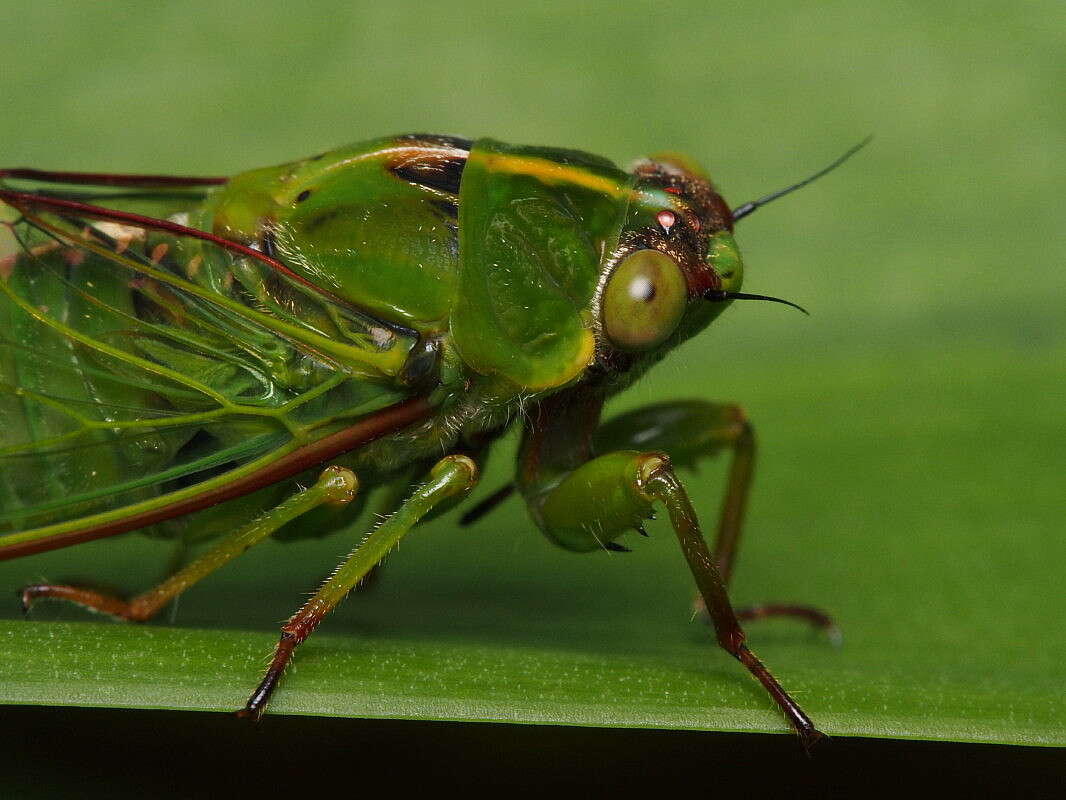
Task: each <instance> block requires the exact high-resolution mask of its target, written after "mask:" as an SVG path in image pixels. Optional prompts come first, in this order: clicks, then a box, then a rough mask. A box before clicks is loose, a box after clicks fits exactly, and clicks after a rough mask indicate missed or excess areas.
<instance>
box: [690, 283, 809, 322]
mask: <svg viewBox="0 0 1066 800" xmlns="http://www.w3.org/2000/svg"><path fill="white" fill-rule="evenodd" d="M703 299H704V300H710V301H711V302H712V303H724V302H725V301H726V300H767V301H769V302H771V303H780V304H781V305H783V306H790V307H791V308H794V309H796V310H797V311H802V312H803V313H804V314H807V316H808V317H809V316H810V314H809V313H808V311H807V309H805V308H804V307H803V306H800V305H796V304H795V303H793V302H792V301H791V300H783V299H781V298H780V297H771V296H770V295H768V294H747V293H746V292H727V291H725V290H723V289H708V290H707V291H706V292H704V293H703Z"/></svg>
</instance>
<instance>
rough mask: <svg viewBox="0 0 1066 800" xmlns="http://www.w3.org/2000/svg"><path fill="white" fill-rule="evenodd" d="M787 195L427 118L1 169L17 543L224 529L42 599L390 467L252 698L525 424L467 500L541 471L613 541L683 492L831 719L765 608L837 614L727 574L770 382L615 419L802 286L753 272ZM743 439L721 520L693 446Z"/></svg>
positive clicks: (571, 520)
mask: <svg viewBox="0 0 1066 800" xmlns="http://www.w3.org/2000/svg"><path fill="white" fill-rule="evenodd" d="M850 152H851V151H849V153H848V154H847V155H850ZM845 157H847V156H846V155H845ZM840 160H843V159H839V160H838V162H836V163H839V161H840ZM831 166H835V164H834V165H831ZM830 168H831V167H830ZM827 169H828V168H827ZM825 171H827V170H823V171H822V172H823V173H824V172H825ZM819 174H822V173H819ZM814 177H817V176H814ZM811 179H813V178H811ZM811 179H808V180H811ZM806 182H807V181H804V182H803V183H806ZM799 185H802V184H797V186H799ZM57 187H65V188H57ZM792 188H796V187H790V189H792ZM790 189H789V190H790ZM785 191H788V190H785ZM782 193H783V192H777V193H774V194H773V195H769V196H767V197H765V198H763V199H762V200H758V201H754V202H752V203H747V204H744V205H743V206H740V207H738V208H736V209H731V208H730V207H729V206H728V205H727V204H726V202H725V201H724V200H723V199H722V196H721V195H720V194H719V193H718V191H717V190H716V189H715V187H714V185H713V184H712V183H711V181H710V180H709V179H708V177H707V175H706V174H705V173H704V172H703V171H702V170H701V169H700V168H699V167H698V166H696V165H695V164H693V163H692V162H691V161H689V160H688V159H686V158H683V157H680V156H676V155H660V156H655V157H652V158H648V159H646V160H642V161H639V162H637V163H636V164H635V165H634V166H633V167H632V169H630V170H629V171H625V170H622V169H619V168H618V167H616V166H615V165H614V164H613V163H611V162H610V161H608V160H606V159H603V158H599V157H597V156H593V155H589V154H586V153H583V152H578V151H574V150H564V149H555V148H548V147H527V146H514V145H510V144H505V143H503V142H500V141H495V140H493V139H479V140H476V141H469V140H466V139H461V138H456V137H450V136H437V135H421V134H413V135H402V136H393V137H387V138H381V139H376V140H372V141H366V142H362V143H359V144H356V145H353V146H350V147H345V148H342V149H338V150H335V151H332V152H327V153H322V154H320V155H316V156H314V157H312V158H307V159H303V160H300V161H295V162H292V163H287V164H283V165H281V166H277V167H270V168H266V169H257V170H254V171H251V172H246V173H243V174H241V175H237V176H236V177H232V178H228V179H227V178H215V177H204V178H194V177H172V176H158V175H114V174H95V173H71V172H46V171H41V170H34V169H8V170H0V201H2V203H3V204H5V205H6V206H7V207H8V209H7V210H8V212H9V213H8V215H7V217H6V221H5V225H6V227H7V229H8V231H9V233H10V234H11V236H12V237H13V238H14V240H16V241H17V243H18V245H19V247H18V248H17V249H15V251H14V252H13V253H11V254H9V255H7V256H6V257H4V259H3V260H2V261H0V558H12V557H16V556H24V555H29V554H33V553H39V552H42V551H46V550H51V549H54V548H59V547H65V546H68V545H73V544H77V543H80V542H86V541H89V540H94V539H100V538H102V537H107V536H113V535H116V534H120V533H124V532H127V531H133V530H141V531H146V532H149V533H152V534H153V535H159V536H173V537H182V538H184V539H186V540H189V541H196V542H200V541H203V542H205V544H204V548H205V549H203V550H202V552H201V553H200V554H199V555H198V556H196V557H195V558H194V559H192V560H191V561H189V562H188V563H187V564H186V565H185V566H184V567H182V568H180V569H177V570H176V571H175V572H174V573H173V574H171V575H170V577H168V578H167V579H166V580H164V581H163V582H162V583H161V584H159V585H158V586H156V587H154V588H152V589H150V590H148V591H146V592H144V593H143V594H140V595H137V596H135V597H133V598H131V599H122V598H119V597H115V596H112V595H109V594H105V593H102V592H99V591H96V590H94V589H92V588H89V587H80V586H67V585H33V586H27V587H25V588H24V589H23V590H22V592H21V597H22V602H23V605H24V607H26V608H28V607H29V606H30V605H31V604H32V603H34V602H36V601H38V600H42V599H53V600H63V601H67V602H70V603H75V604H78V605H80V606H83V607H86V608H89V609H92V610H95V611H99V612H102V613H104V614H108V615H111V616H112V617H115V618H118V619H122V620H132V621H144V620H147V619H149V618H150V617H152V616H153V615H154V614H156V613H157V612H158V611H159V610H160V609H161V608H163V607H164V606H165V605H166V604H167V603H168V602H169V601H170V600H171V599H173V598H174V597H176V596H177V595H178V594H179V593H181V592H183V591H184V590H186V589H187V588H189V587H190V586H191V585H192V584H194V583H195V582H196V581H198V580H200V579H201V578H203V577H205V576H207V575H208V574H209V573H211V572H213V571H214V570H216V569H218V568H219V567H221V566H222V565H223V564H225V563H226V562H228V561H230V560H231V559H233V558H235V557H237V556H238V555H240V554H241V553H243V552H244V551H245V550H247V549H248V548H249V547H251V546H253V545H255V544H256V543H258V542H260V541H262V540H263V539H265V538H267V537H269V536H277V537H281V538H284V537H285V536H295V535H300V534H301V533H305V534H306V533H309V532H310V533H314V534H316V535H317V534H321V533H325V532H331V531H341V530H344V529H351V528H352V527H353V526H357V525H358V524H359V510H360V507H361V503H362V500H363V499H364V498H365V496H366V494H367V493H368V491H369V490H371V489H375V488H378V489H382V490H383V492H384V496H386V497H388V498H390V505H391V511H390V513H389V514H387V515H384V516H383V518H382V519H381V520H380V521H379V522H377V523H376V524H375V525H374V526H373V527H372V529H371V530H370V532H369V534H368V535H367V536H366V537H365V539H363V540H362V542H361V543H360V544H359V545H358V546H357V547H356V548H355V549H354V550H353V551H352V552H351V554H350V555H349V556H348V557H347V558H346V559H345V560H344V561H342V562H341V563H340V564H339V565H338V566H337V567H336V569H335V570H334V571H333V573H332V574H331V576H330V577H329V578H328V580H326V581H325V583H324V584H323V585H322V586H321V588H319V589H318V591H317V592H316V593H315V594H314V595H313V596H312V597H311V599H310V600H308V601H307V603H306V604H305V605H304V606H303V607H302V608H300V609H299V610H298V611H296V613H295V614H293V616H292V617H291V618H290V619H289V620H288V621H287V622H286V623H285V624H284V626H283V627H282V629H281V637H280V639H279V641H278V644H277V646H276V647H275V649H274V653H273V658H272V661H271V663H270V667H269V669H268V670H267V672H266V675H265V677H263V679H262V681H261V682H260V684H259V685H258V687H257V688H256V689H255V690H254V692H253V693H252V694H251V696H250V698H249V699H248V702H247V704H246V706H245V707H244V709H243V710H242V711H240V712H238V713H239V714H241V715H242V716H248V717H252V718H258V717H259V716H260V715H261V714H262V713H263V711H264V709H265V708H266V706H267V703H268V701H269V699H270V696H271V693H272V692H273V691H274V689H275V687H276V686H277V684H278V682H279V679H280V677H281V675H282V672H283V671H284V669H285V666H286V664H287V662H288V661H289V660H290V658H291V656H292V654H293V651H294V649H295V648H296V647H297V646H298V645H299V644H300V643H301V642H303V641H304V640H305V639H306V638H307V637H308V636H309V635H310V634H311V632H312V631H314V630H315V628H316V627H317V626H318V624H319V622H320V621H321V620H322V618H323V617H324V616H325V615H326V614H327V613H328V612H329V611H330V610H331V609H332V608H334V607H335V606H336V605H337V603H339V602H340V601H341V600H342V599H343V598H344V597H345V596H346V595H347V594H348V592H349V591H351V590H352V589H353V588H354V587H355V586H357V585H358V584H359V583H360V581H362V580H363V579H364V578H365V577H366V576H367V575H368V573H369V572H370V571H371V570H372V569H374V567H375V565H377V564H378V562H380V561H381V559H382V558H383V557H384V556H385V555H386V554H387V553H388V552H389V551H390V550H391V549H392V548H393V547H394V546H395V545H396V543H397V542H398V541H399V540H400V538H401V537H402V536H404V535H405V534H406V533H407V532H408V531H410V530H411V529H412V528H413V527H414V526H415V525H417V524H418V523H419V521H420V520H422V519H423V518H425V517H426V516H427V515H436V514H439V513H441V512H443V511H445V510H447V509H448V508H450V507H452V506H454V505H456V504H458V503H459V502H460V501H462V500H463V499H464V498H466V497H467V495H469V494H470V493H471V491H472V490H473V489H474V488H475V486H476V485H477V482H478V475H479V471H480V466H481V465H482V463H483V461H484V459H485V457H486V454H487V453H488V452H489V450H490V449H491V447H492V446H493V444H494V443H495V442H496V441H497V440H498V439H499V438H500V437H501V436H502V435H503V434H504V433H505V432H506V431H507V430H508V429H509V428H511V427H512V426H521V428H522V440H521V445H520V448H519V454H518V463H517V466H516V469H515V472H514V479H513V482H512V483H511V484H508V485H507V486H506V487H504V488H503V489H502V490H500V491H498V492H496V493H494V494H493V495H491V496H490V497H489V498H488V499H487V500H485V501H483V502H482V503H481V504H480V505H479V506H477V507H476V508H475V509H474V510H473V511H472V512H470V513H468V514H467V516H466V517H465V518H464V519H467V520H469V519H471V518H473V517H476V516H478V515H480V514H482V513H485V512H487V511H488V510H490V509H491V507H492V506H493V505H494V504H495V503H497V502H499V501H500V500H501V499H503V498H504V497H506V495H507V494H509V493H510V492H512V491H514V490H517V492H518V493H519V494H520V495H521V498H522V499H523V500H524V502H525V504H526V506H527V507H528V511H529V516H530V517H531V519H532V521H533V523H534V524H535V525H536V526H537V527H539V528H540V529H541V531H543V532H544V533H545V534H546V535H547V536H548V537H549V538H550V539H551V540H552V541H554V542H555V543H557V544H558V545H560V546H562V547H564V548H567V549H569V550H573V551H578V552H596V551H601V552H602V551H605V550H620V549H625V548H624V547H623V546H622V545H620V544H619V543H618V541H617V540H618V539H619V537H620V536H622V535H623V534H625V533H627V532H630V531H634V530H636V531H640V532H643V527H642V525H643V522H644V520H645V519H647V518H648V517H649V516H650V515H651V514H652V513H653V510H654V508H655V507H656V506H660V507H662V508H665V511H666V513H667V515H668V516H669V519H670V523H671V525H672V527H673V530H674V532H675V533H676V535H677V539H678V541H679V542H680V545H681V550H682V553H683V555H684V557H685V559H686V561H687V563H688V567H689V568H690V570H691V572H692V575H693V577H694V578H695V582H696V586H697V588H698V601H699V603H700V605H701V607H702V609H703V610H704V613H705V614H706V616H707V618H708V619H709V622H710V623H711V625H712V626H713V629H714V632H715V635H716V638H717V641H718V644H719V645H720V646H721V647H722V648H724V649H725V650H726V651H727V652H728V653H730V654H731V655H732V656H734V657H735V658H736V659H737V660H738V661H740V662H741V663H742V664H743V665H744V667H746V668H747V670H748V671H749V672H750V673H751V674H752V675H753V676H755V677H756V678H757V679H758V680H759V681H760V682H761V683H762V684H763V686H765V688H766V690H767V691H768V692H769V694H770V695H771V697H772V698H773V700H774V702H776V703H777V705H778V706H779V707H780V708H781V710H782V711H783V713H784V714H785V716H786V717H787V719H788V720H789V722H790V723H791V724H792V726H793V727H794V728H795V730H796V731H797V732H798V733H799V735H800V736H801V737H802V739H803V741H804V742H805V743H808V744H809V743H811V742H813V741H815V740H817V739H818V738H819V737H820V736H821V734H820V733H819V732H818V731H817V729H816V728H815V726H814V725H813V724H812V722H811V721H810V719H809V718H808V717H807V715H806V714H805V713H804V712H803V711H802V710H801V709H800V707H799V706H798V705H797V704H796V703H795V702H794V701H793V700H792V699H791V698H790V697H789V695H788V694H787V693H786V692H785V690H784V689H783V688H782V687H781V686H780V684H779V683H778V682H777V680H776V679H775V678H774V677H773V676H772V675H771V674H770V672H769V671H768V670H767V669H766V667H764V666H763V664H762V663H761V662H760V661H759V659H758V658H756V656H755V654H754V653H753V652H752V650H751V649H750V648H749V646H748V645H747V644H746V643H745V635H744V632H743V631H742V629H741V625H740V622H741V620H744V619H750V618H756V617H765V616H770V615H789V616H796V617H800V618H805V619H807V620H809V621H813V622H815V623H817V624H819V625H822V626H823V627H828V626H829V625H830V623H829V622H828V620H827V618H826V617H825V616H824V615H823V614H822V613H821V612H819V611H816V610H814V609H812V608H808V607H805V606H792V605H764V606H756V607H753V608H748V609H734V608H733V607H732V605H731V604H730V601H729V598H728V595H727V586H728V583H729V578H730V573H731V568H732V563H733V558H734V554H735V552H736V546H737V540H738V536H739V534H740V530H741V522H742V518H743V514H744V506H745V499H746V495H747V490H748V484H749V482H750V480H751V474H752V465H753V458H754V453H755V438H754V434H753V428H752V425H751V423H750V422H749V420H748V419H747V417H746V416H745V414H744V412H743V411H742V410H741V408H740V407H739V406H737V405H734V404H731V403H714V402H709V401H704V400H695V401H694V400H685V401H681V402H674V403H663V404H658V405H655V406H652V407H649V408H644V409H640V410H637V411H632V412H630V413H626V414H622V415H621V416H617V417H615V418H613V419H611V420H609V421H606V422H601V409H602V408H603V405H604V402H605V401H606V400H607V399H608V398H609V397H611V396H612V395H615V394H617V393H618V392H621V391H622V390H624V389H625V388H626V387H628V386H630V385H631V384H632V383H633V382H634V381H635V380H637V379H638V378H639V377H641V376H642V375H643V374H644V373H645V372H646V371H647V370H648V369H649V368H650V367H651V366H652V365H654V364H655V363H656V362H657V361H659V360H660V359H661V358H663V357H664V356H665V355H666V354H667V353H668V352H670V351H671V350H672V349H674V348H675V347H677V346H678V345H679V344H681V343H682V342H684V341H685V340H687V339H689V338H691V337H693V336H696V335H699V334H700V333H701V332H702V331H703V330H705V329H706V328H707V327H708V326H709V325H710V324H711V323H712V322H714V320H715V319H716V318H717V317H718V316H719V315H720V314H721V313H722V312H723V311H724V310H725V309H726V307H727V306H729V305H730V303H731V302H732V301H734V300H738V299H764V300H775V299H776V298H771V297H765V296H762V295H751V294H744V293H742V292H741V291H740V288H741V282H742V280H743V262H742V259H741V255H740V251H739V249H738V247H737V243H736V241H735V239H734V225H735V223H736V222H737V221H738V220H739V219H740V218H742V217H743V216H745V215H747V214H749V213H750V212H751V211H753V210H755V209H756V208H758V207H759V206H760V205H763V204H765V203H766V202H768V201H769V200H771V199H774V198H775V197H776V196H779V195H780V194H782ZM719 452H726V453H731V459H732V460H731V466H730V471H729V477H728V488H727V490H726V493H725V500H724V504H723V507H722V512H721V518H720V520H719V523H718V530H717V538H716V539H715V542H714V545H713V547H712V548H709V547H708V545H707V544H706V542H705V540H704V536H703V534H702V532H701V528H700V525H699V523H698V521H697V517H696V514H695V512H694V511H693V507H692V504H691V502H690V500H689V497H688V494H687V493H686V490H685V488H684V486H683V484H682V481H681V480H680V478H679V477H678V474H677V472H676V470H675V464H686V463H691V462H694V461H697V460H699V459H702V458H708V457H712V456H714V455H716V454H717V453H719ZM208 540H210V541H208Z"/></svg>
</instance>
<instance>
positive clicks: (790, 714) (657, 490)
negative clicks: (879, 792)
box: [641, 455, 823, 748]
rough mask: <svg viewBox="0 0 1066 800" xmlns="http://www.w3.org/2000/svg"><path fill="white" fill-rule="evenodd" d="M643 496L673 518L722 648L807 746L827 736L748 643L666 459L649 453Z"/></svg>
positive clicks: (713, 561)
mask: <svg viewBox="0 0 1066 800" xmlns="http://www.w3.org/2000/svg"><path fill="white" fill-rule="evenodd" d="M643 475H644V480H643V486H642V487H641V488H642V490H643V492H644V493H645V494H646V495H647V496H648V498H649V499H655V500H659V501H661V502H662V503H663V504H664V505H665V506H666V509H667V512H668V513H669V515H670V521H671V523H672V524H673V528H674V532H675V533H676V534H677V539H678V542H679V543H680V545H681V550H682V552H683V553H684V555H685V560H686V561H687V562H688V565H689V569H690V570H691V571H692V576H693V577H694V578H695V580H696V586H697V587H698V588H699V591H700V594H701V595H702V597H703V601H704V604H705V605H706V608H707V610H708V613H709V614H710V617H711V621H712V623H713V624H714V630H715V634H716V636H717V639H718V644H719V645H720V646H721V647H722V648H723V649H724V650H725V651H726V652H728V653H729V654H730V655H732V656H733V657H734V658H736V659H737V660H738V661H739V662H740V663H741V664H743V665H744V666H745V667H747V669H748V671H749V672H751V674H752V675H754V676H755V678H756V679H757V680H758V681H759V683H761V684H762V685H763V686H764V687H765V688H766V691H767V692H769V694H770V696H771V697H772V698H773V699H774V702H776V703H777V705H778V706H779V707H780V708H781V711H782V712H783V713H784V714H785V716H786V717H787V718H788V720H789V722H790V723H791V724H792V726H793V727H794V728H795V729H796V732H797V733H799V735H800V738H801V740H802V741H803V744H804V746H805V747H808V748H809V747H810V746H811V745H813V744H814V743H815V742H817V741H818V740H819V739H821V738H822V737H823V734H822V733H820V732H819V731H818V730H817V729H816V728H815V727H814V724H813V723H812V722H811V720H810V718H809V717H808V716H807V715H806V714H805V713H804V712H803V709H801V708H800V707H799V705H798V704H797V703H796V702H795V701H794V700H793V699H792V698H791V697H790V696H789V695H788V693H787V692H786V691H785V690H784V688H782V686H781V684H779V683H778V682H777V680H776V679H775V678H774V676H773V675H771V674H770V671H769V670H768V669H767V668H766V667H765V666H764V665H763V663H762V662H761V661H759V659H758V658H757V657H756V656H755V654H754V653H753V652H752V651H751V650H750V649H749V648H748V646H747V645H746V644H745V643H744V639H745V635H744V631H743V630H742V629H741V627H740V623H739V622H738V621H737V616H736V613H735V612H734V611H733V607H732V605H731V604H730V602H729V596H728V595H727V594H726V588H725V581H724V580H723V578H722V574H721V572H720V571H719V570H718V566H717V564H716V563H715V559H714V558H713V557H712V556H711V553H710V551H709V550H708V549H707V544H706V542H705V541H704V540H703V535H702V533H701V532H700V528H699V522H698V521H697V519H696V512H695V511H694V510H693V508H692V503H691V502H690V501H689V499H688V495H687V494H686V493H685V490H684V487H683V486H682V485H681V482H680V481H679V480H678V479H677V477H676V476H675V475H674V472H673V470H672V469H671V467H670V464H669V462H668V461H667V460H666V459H665V457H661V456H655V455H649V456H647V461H646V462H645V467H644V469H643Z"/></svg>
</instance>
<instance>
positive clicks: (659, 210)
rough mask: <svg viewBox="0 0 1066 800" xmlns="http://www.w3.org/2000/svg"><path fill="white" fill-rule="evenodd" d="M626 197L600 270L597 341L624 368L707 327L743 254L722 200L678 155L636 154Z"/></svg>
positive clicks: (737, 282)
mask: <svg viewBox="0 0 1066 800" xmlns="http://www.w3.org/2000/svg"><path fill="white" fill-rule="evenodd" d="M632 174H633V176H634V179H635V184H634V187H633V194H632V199H631V201H630V204H629V209H628V212H627V215H626V220H625V223H624V226H623V229H622V233H621V236H620V237H619V242H618V246H617V248H616V249H615V251H614V252H613V253H612V254H611V257H610V258H609V259H608V260H607V263H606V264H605V269H604V270H603V273H602V274H601V285H600V292H599V294H598V298H597V299H598V304H597V305H598V308H597V309H596V310H597V311H598V315H599V322H600V333H601V336H600V341H601V344H602V346H603V349H604V350H608V351H617V352H619V353H621V354H625V355H624V356H622V357H615V358H613V359H609V360H610V361H611V362H612V363H614V364H616V365H620V366H622V365H624V366H625V368H626V369H627V370H628V369H630V368H631V367H632V366H635V365H636V364H637V363H639V362H643V361H647V360H648V359H645V358H643V357H642V356H645V355H647V356H650V357H652V358H651V360H654V357H655V356H657V355H661V354H662V352H664V351H666V350H669V349H670V348H671V347H673V346H675V345H677V344H678V343H680V342H681V341H683V340H685V339H687V338H689V337H691V336H693V335H695V334H696V333H698V332H699V331H701V330H703V329H704V328H706V327H707V325H708V324H710V322H711V321H712V320H713V319H714V318H715V317H717V316H718V315H719V314H720V313H721V312H722V311H723V310H724V308H725V306H726V305H727V303H726V302H708V300H709V299H713V298H719V297H722V298H729V297H731V296H732V295H733V294H734V293H736V292H739V290H740V287H741V284H742V282H743V279H744V266H743V260H742V259H741V256H740V251H739V249H738V248H737V245H736V241H735V240H734V238H733V219H732V213H731V211H730V209H729V206H728V204H727V203H726V202H725V200H724V199H723V198H722V196H721V195H720V194H719V193H718V191H717V190H716V189H715V187H714V185H713V184H712V183H711V181H710V180H709V179H708V177H707V176H706V174H705V173H704V172H703V170H701V169H700V168H699V167H697V166H696V165H695V164H693V163H692V162H690V161H689V160H687V159H685V158H684V157H682V156H676V155H659V156H655V157H653V158H650V159H647V160H643V161H639V162H637V163H636V164H635V165H634V167H633V169H632Z"/></svg>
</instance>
